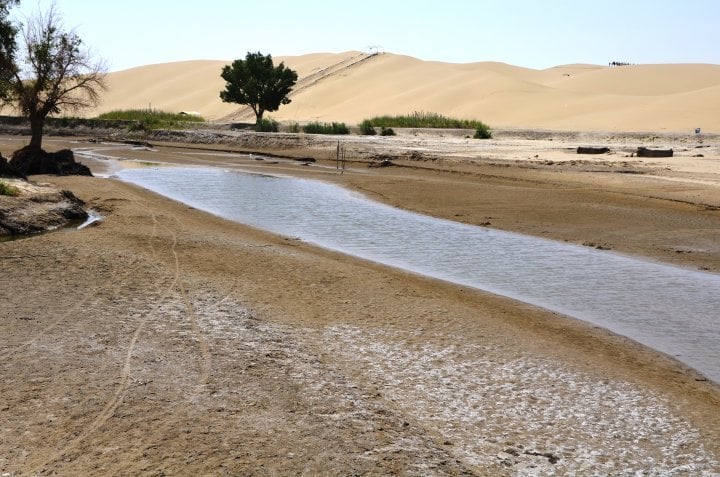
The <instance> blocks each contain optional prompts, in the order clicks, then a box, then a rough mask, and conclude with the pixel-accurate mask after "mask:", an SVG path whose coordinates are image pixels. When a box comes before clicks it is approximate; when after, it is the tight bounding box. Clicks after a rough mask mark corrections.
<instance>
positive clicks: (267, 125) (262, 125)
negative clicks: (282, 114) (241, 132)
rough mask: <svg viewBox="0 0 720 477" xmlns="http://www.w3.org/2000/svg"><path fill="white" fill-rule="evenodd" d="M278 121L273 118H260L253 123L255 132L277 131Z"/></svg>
mask: <svg viewBox="0 0 720 477" xmlns="http://www.w3.org/2000/svg"><path fill="white" fill-rule="evenodd" d="M278 125H279V124H278V122H277V121H275V120H274V119H264V118H263V119H261V120H260V121H258V122H257V123H256V124H255V131H257V132H278Z"/></svg>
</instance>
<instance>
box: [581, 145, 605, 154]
mask: <svg viewBox="0 0 720 477" xmlns="http://www.w3.org/2000/svg"><path fill="white" fill-rule="evenodd" d="M608 152H610V148H608V147H593V146H579V147H578V148H577V153H578V154H607V153H608Z"/></svg>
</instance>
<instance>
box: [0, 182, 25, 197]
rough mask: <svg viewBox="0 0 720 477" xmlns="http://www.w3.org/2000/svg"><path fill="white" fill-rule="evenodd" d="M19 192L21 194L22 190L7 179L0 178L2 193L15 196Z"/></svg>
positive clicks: (0, 191) (0, 192)
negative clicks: (6, 180)
mask: <svg viewBox="0 0 720 477" xmlns="http://www.w3.org/2000/svg"><path fill="white" fill-rule="evenodd" d="M18 194H20V191H19V190H18V189H17V188H15V187H13V186H11V185H10V184H8V183H7V182H5V181H2V180H0V195H6V196H10V197H15V196H17V195H18Z"/></svg>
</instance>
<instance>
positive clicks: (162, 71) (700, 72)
mask: <svg viewBox="0 0 720 477" xmlns="http://www.w3.org/2000/svg"><path fill="white" fill-rule="evenodd" d="M275 61H276V63H277V62H279V61H283V62H285V64H286V65H287V66H289V67H291V68H293V69H295V70H296V71H297V72H298V74H299V76H300V79H299V81H298V84H297V86H296V90H295V91H294V92H293V94H292V103H291V104H289V105H287V106H283V107H282V108H281V109H280V110H279V111H277V112H274V113H272V114H271V117H273V118H274V119H277V120H279V121H299V122H305V121H313V120H320V121H344V122H347V123H349V124H355V123H358V122H359V121H361V120H362V119H364V118H367V117H372V116H376V115H382V114H402V113H411V112H413V111H420V110H423V111H433V112H438V113H442V114H447V115H452V116H457V117H463V118H473V119H481V120H483V121H485V122H487V123H489V124H490V125H491V126H493V127H517V128H524V127H528V128H544V129H573V130H624V131H657V132H663V131H688V132H692V131H693V129H694V128H696V127H701V128H703V130H704V131H706V132H720V65H695V64H677V65H633V66H623V67H607V66H598V65H582V64H577V65H565V66H558V67H554V68H549V69H545V70H533V69H529V68H522V67H517V66H512V65H508V64H504V63H496V62H480V63H470V64H453V63H442V62H430V61H422V60H418V59H415V58H411V57H407V56H401V55H395V54H389V53H385V54H381V55H376V56H372V57H370V56H368V55H366V54H363V53H360V52H356V51H350V52H345V53H339V54H330V53H316V54H309V55H303V56H295V57H276V58H275ZM229 62H230V61H221V60H218V61H208V60H202V61H186V62H177V63H166V64H158V65H149V66H143V67H139V68H133V69H129V70H124V71H119V72H114V73H111V74H110V75H109V85H110V88H109V90H108V92H107V93H106V94H105V95H104V97H103V102H102V104H101V106H100V107H99V108H97V109H96V110H93V111H90V112H88V115H90V116H94V115H96V114H98V113H100V112H104V111H109V110H113V109H124V108H146V107H153V108H157V109H163V110H168V111H198V112H199V113H201V114H202V115H203V116H205V117H206V118H208V119H210V120H225V121H243V120H251V119H252V118H253V116H252V113H251V112H250V111H249V109H248V108H244V107H238V106H237V105H233V104H226V103H223V102H222V101H221V100H220V98H219V92H220V90H222V89H223V86H224V82H223V80H222V79H221V78H220V70H221V68H222V66H223V65H225V64H228V63H229Z"/></svg>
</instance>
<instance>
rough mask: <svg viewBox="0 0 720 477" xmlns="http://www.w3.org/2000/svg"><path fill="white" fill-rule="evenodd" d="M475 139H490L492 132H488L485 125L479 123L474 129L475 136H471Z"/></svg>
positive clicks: (488, 129)
mask: <svg viewBox="0 0 720 477" xmlns="http://www.w3.org/2000/svg"><path fill="white" fill-rule="evenodd" d="M473 138H475V139H492V131H491V130H490V127H489V126H488V125H487V124H483V123H480V125H479V126H478V127H477V128H475V135H474V136H473Z"/></svg>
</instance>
